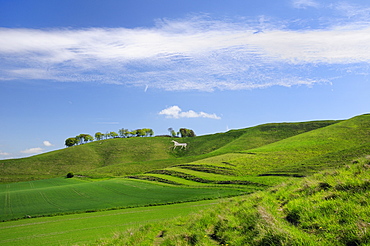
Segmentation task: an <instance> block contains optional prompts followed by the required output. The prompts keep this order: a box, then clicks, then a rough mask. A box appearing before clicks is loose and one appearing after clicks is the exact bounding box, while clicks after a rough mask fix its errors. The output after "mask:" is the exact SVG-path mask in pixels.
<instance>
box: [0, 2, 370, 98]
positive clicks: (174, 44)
mask: <svg viewBox="0 0 370 246" xmlns="http://www.w3.org/2000/svg"><path fill="white" fill-rule="evenodd" d="M293 3H295V5H296V6H301V7H303V6H311V7H315V6H316V2H315V1H312V0H305V1H303V0H300V1H298V0H297V1H294V2H293ZM342 8H344V7H343V6H342ZM346 9H348V7H346ZM363 18H364V17H363ZM275 23H277V24H275ZM363 23H364V20H363V19H361V23H360V22H359V23H357V22H355V23H352V22H351V23H346V24H343V25H342V26H327V27H321V29H317V30H315V29H306V30H290V29H287V28H286V27H284V25H283V24H281V25H280V24H279V23H278V22H272V21H271V23H268V21H264V23H263V24H261V23H260V22H258V21H256V22H253V21H248V20H247V21H245V20H243V21H241V20H234V21H223V20H211V19H209V18H208V19H206V18H202V17H193V18H189V19H185V20H162V21H161V22H158V23H157V25H156V26H155V27H153V28H140V29H139V28H138V29H127V28H90V29H81V30H74V29H70V30H68V29H54V30H36V29H15V28H14V29H11V28H0V36H1V37H2V38H1V39H0V80H7V81H9V80H16V79H22V80H27V79H28V80H32V79H37V80H40V79H44V80H52V81H63V82H66V81H67V82H90V81H94V82H98V83H109V84H122V85H128V86H141V87H142V88H145V91H146V90H147V88H148V87H150V88H159V89H163V90H172V91H176V90H202V91H213V90H242V89H254V88H266V87H271V86H275V85H278V86H294V85H313V84H316V83H322V82H326V81H327V80H328V79H327V78H320V77H317V73H316V70H317V69H320V67H323V66H342V65H349V64H358V63H363V64H365V65H366V66H368V65H369V63H370V27H369V25H364V24H363ZM366 69H367V67H366ZM331 70H332V71H336V70H338V68H336V67H335V68H333V69H331ZM302 71H305V72H304V73H302ZM330 77H335V76H330Z"/></svg>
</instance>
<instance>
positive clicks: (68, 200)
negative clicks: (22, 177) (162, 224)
mask: <svg viewBox="0 0 370 246" xmlns="http://www.w3.org/2000/svg"><path fill="white" fill-rule="evenodd" d="M243 193H245V191H243V190H241V189H226V188H221V187H217V189H216V187H213V188H209V187H208V188H207V187H203V188H189V187H177V186H169V185H158V184H155V183H148V182H143V181H137V180H128V179H110V180H103V181H95V182H88V181H82V180H78V179H66V178H56V179H47V180H39V181H29V182H20V183H11V184H1V185H0V200H1V201H3V202H2V203H3V204H4V206H1V207H0V220H2V221H6V220H12V219H20V218H28V217H38V216H50V215H58V214H68V213H77V212H85V211H90V212H91V211H99V210H107V209H118V208H127V207H139V206H150V205H158V204H171V203H180V202H188V201H198V200H204V199H215V198H220V197H225V196H235V195H239V194H243Z"/></svg>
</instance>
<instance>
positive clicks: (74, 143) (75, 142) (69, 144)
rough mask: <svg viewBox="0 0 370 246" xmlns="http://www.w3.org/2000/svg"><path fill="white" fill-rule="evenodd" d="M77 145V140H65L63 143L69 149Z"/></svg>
mask: <svg viewBox="0 0 370 246" xmlns="http://www.w3.org/2000/svg"><path fill="white" fill-rule="evenodd" d="M76 144H78V139H77V138H67V139H66V141H65V145H66V146H67V147H71V146H73V145H76Z"/></svg>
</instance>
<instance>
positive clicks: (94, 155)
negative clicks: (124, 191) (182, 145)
mask: <svg viewBox="0 0 370 246" xmlns="http://www.w3.org/2000/svg"><path fill="white" fill-rule="evenodd" d="M337 122H339V121H313V122H302V123H274V124H264V125H260V126H256V127H251V128H245V129H240V130H231V131H228V132H226V133H217V134H211V135H205V136H198V137H194V138H184V139H178V141H181V142H187V143H188V146H189V148H188V149H187V150H186V151H183V150H175V151H173V150H172V149H171V147H172V143H171V141H170V140H171V139H170V138H166V137H148V138H127V139H126V138H125V139H124V138H116V139H108V140H101V141H95V142H91V143H87V144H83V145H78V146H73V147H69V148H65V149H61V150H57V151H52V152H48V153H44V154H40V155H36V156H32V157H28V158H21V159H11V160H2V161H0V170H1V173H2V175H1V177H0V182H2V183H6V182H17V181H27V180H38V179H45V178H52V177H60V176H64V175H65V174H66V173H67V172H74V173H82V174H84V173H90V174H95V175H97V174H99V175H98V176H117V175H118V176H119V175H128V174H137V173H140V172H145V171H150V170H152V169H158V168H164V167H168V166H171V165H173V164H179V163H185V162H189V161H194V160H198V159H202V158H205V157H207V156H215V155H219V154H222V153H228V152H235V151H242V150H246V149H250V148H255V147H259V146H263V145H265V144H268V143H272V142H276V141H279V140H282V139H285V138H288V137H291V136H294V135H297V134H301V133H304V132H307V131H311V130H314V129H317V128H321V127H325V126H328V125H331V124H334V123H337ZM113 165H114V166H113Z"/></svg>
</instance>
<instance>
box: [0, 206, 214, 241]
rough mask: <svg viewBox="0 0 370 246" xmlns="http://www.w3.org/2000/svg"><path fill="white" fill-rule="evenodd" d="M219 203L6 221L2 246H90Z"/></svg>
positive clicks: (2, 227)
mask: <svg viewBox="0 0 370 246" xmlns="http://www.w3.org/2000/svg"><path fill="white" fill-rule="evenodd" d="M220 201H221V200H206V201H199V202H190V203H180V204H171V205H166V206H152V207H138V208H127V209H120V210H109V211H102V212H95V213H82V214H70V215H63V216H53V217H40V218H32V219H24V220H17V221H7V222H2V223H0V232H1V233H0V245H45V246H46V245H76V244H79V245H80V244H90V243H94V242H95V241H96V240H97V239H99V238H104V237H108V236H111V235H113V234H115V233H119V232H120V231H122V230H126V229H129V228H136V227H138V226H140V225H145V224H147V223H150V222H152V223H155V222H159V221H161V222H163V221H166V220H169V219H173V218H176V217H179V216H185V215H188V214H190V213H195V212H198V211H199V210H202V209H205V208H209V207H211V206H214V205H215V204H218V203H219V202H220Z"/></svg>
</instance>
